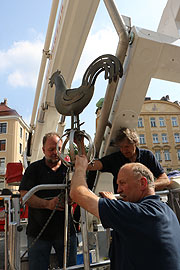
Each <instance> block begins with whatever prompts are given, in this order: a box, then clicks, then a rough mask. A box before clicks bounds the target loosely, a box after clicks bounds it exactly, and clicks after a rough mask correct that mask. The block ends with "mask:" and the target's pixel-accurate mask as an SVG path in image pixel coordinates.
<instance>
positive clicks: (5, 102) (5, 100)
mask: <svg viewBox="0 0 180 270" xmlns="http://www.w3.org/2000/svg"><path fill="white" fill-rule="evenodd" d="M1 104H3V105H5V106H7V98H4V102H1Z"/></svg>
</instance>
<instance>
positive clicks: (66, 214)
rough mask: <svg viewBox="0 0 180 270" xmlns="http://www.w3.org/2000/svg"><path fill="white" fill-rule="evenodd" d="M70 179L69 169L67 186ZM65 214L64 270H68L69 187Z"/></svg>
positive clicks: (66, 190) (66, 195)
mask: <svg viewBox="0 0 180 270" xmlns="http://www.w3.org/2000/svg"><path fill="white" fill-rule="evenodd" d="M68 179H69V171H68V172H67V175H66V187H67V184H68ZM64 203H65V216H64V260H63V270H66V265H67V242H68V188H66V189H65V202H64Z"/></svg>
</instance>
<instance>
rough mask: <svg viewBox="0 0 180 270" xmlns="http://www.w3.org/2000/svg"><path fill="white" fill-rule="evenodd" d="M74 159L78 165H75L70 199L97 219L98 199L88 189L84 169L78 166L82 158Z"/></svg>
mask: <svg viewBox="0 0 180 270" xmlns="http://www.w3.org/2000/svg"><path fill="white" fill-rule="evenodd" d="M76 158H77V159H78V162H79V163H77V164H78V165H76V168H75V172H74V174H73V177H72V180H71V190H70V197H71V198H72V200H73V201H75V202H76V203H77V204H79V205H80V206H81V207H83V208H84V209H85V210H87V211H88V212H90V213H91V214H93V215H95V216H96V217H98V218H99V211H98V201H99V198H98V197H97V196H96V195H95V194H94V193H93V192H91V191H90V190H89V189H88V186H87V183H86V167H83V166H82V167H81V166H80V164H81V163H80V161H81V160H82V162H83V158H82V159H80V158H79V157H76Z"/></svg>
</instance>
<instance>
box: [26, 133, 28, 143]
mask: <svg viewBox="0 0 180 270" xmlns="http://www.w3.org/2000/svg"><path fill="white" fill-rule="evenodd" d="M27 140H28V134H27V132H26V142H27Z"/></svg>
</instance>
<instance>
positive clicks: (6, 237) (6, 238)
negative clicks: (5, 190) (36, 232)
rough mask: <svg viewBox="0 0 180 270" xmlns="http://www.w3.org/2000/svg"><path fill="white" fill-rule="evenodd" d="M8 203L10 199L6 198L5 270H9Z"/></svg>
mask: <svg viewBox="0 0 180 270" xmlns="http://www.w3.org/2000/svg"><path fill="white" fill-rule="evenodd" d="M8 202H9V199H8V198H5V199H4V204H5V225H4V227H5V230H4V234H5V243H4V266H5V270H7V269H8Z"/></svg>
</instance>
